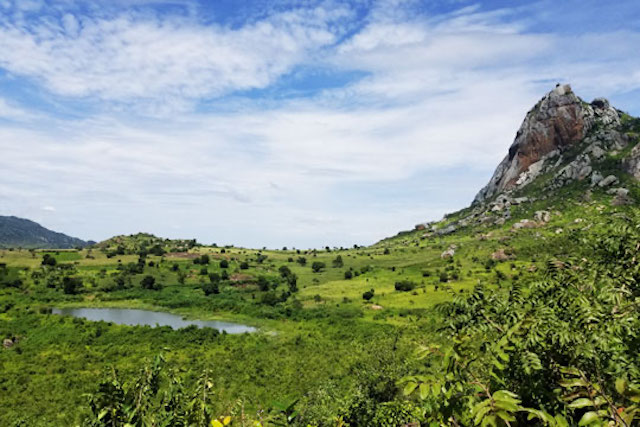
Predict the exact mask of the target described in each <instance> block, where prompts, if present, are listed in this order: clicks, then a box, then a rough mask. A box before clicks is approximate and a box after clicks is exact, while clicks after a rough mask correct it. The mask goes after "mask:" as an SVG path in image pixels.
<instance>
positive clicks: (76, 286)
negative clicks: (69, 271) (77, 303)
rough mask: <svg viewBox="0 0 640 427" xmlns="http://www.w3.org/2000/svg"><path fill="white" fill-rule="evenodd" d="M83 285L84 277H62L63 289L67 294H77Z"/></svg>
mask: <svg viewBox="0 0 640 427" xmlns="http://www.w3.org/2000/svg"><path fill="white" fill-rule="evenodd" d="M81 287H82V279H80V278H79V277H65V278H63V279H62V289H63V291H64V293H65V294H67V295H75V294H77V293H78V291H79V290H80V288H81Z"/></svg>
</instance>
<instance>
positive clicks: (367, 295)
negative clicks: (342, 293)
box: [362, 289, 375, 301]
mask: <svg viewBox="0 0 640 427" xmlns="http://www.w3.org/2000/svg"><path fill="white" fill-rule="evenodd" d="M374 295H375V291H374V290H373V289H371V290H370V291H367V292H365V293H363V294H362V299H363V300H365V301H369V300H371V299H372V298H373V296H374Z"/></svg>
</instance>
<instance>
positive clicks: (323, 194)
mask: <svg viewBox="0 0 640 427" xmlns="http://www.w3.org/2000/svg"><path fill="white" fill-rule="evenodd" d="M558 82H561V83H569V84H571V85H572V87H573V89H574V92H576V93H577V94H578V95H579V96H581V97H582V98H583V99H585V100H587V101H590V100H592V99H593V98H595V97H600V96H603V97H606V98H608V99H609V100H610V101H611V102H612V104H613V105H615V106H616V107H617V108H619V109H621V110H624V111H627V112H629V113H631V114H633V115H636V116H640V96H639V95H640V4H638V2H637V0H618V1H616V2H603V1H601V0H564V1H557V0H553V1H549V0H541V1H517V2H515V1H480V2H478V1H465V0H434V1H412V0H379V1H375V0H353V1H330V0H329V1H325V0H297V1H294V0H244V1H237V0H217V1H197V0H166V1H162V0H159V1H153V0H129V1H125V0H98V1H90V2H89V1H79V0H58V1H46V2H45V1H41V0H0V171H1V173H0V215H15V216H19V217H25V218H29V219H32V220H34V221H37V222H39V223H41V224H42V225H44V226H45V227H48V228H51V229H54V230H56V231H62V232H64V233H66V234H70V235H73V236H76V237H80V238H83V239H92V240H96V241H99V240H103V239H106V238H108V237H111V236H113V235H118V234H131V233H136V232H150V233H154V234H156V235H159V236H162V237H167V238H196V239H197V240H198V241H199V242H201V243H205V244H211V243H217V244H219V245H222V244H235V245H238V246H246V247H263V246H266V247H269V248H279V247H282V246H287V247H297V248H308V247H324V246H351V245H353V244H359V245H368V244H372V243H374V242H376V241H377V240H379V239H382V238H384V237H388V236H391V235H394V234H396V233H397V232H399V231H401V230H406V229H410V228H412V227H413V226H414V225H415V224H417V223H421V222H425V221H428V220H435V219H439V218H440V217H442V215H443V214H445V213H447V212H452V211H455V210H457V209H460V208H463V207H465V206H467V205H468V204H469V203H470V202H471V200H472V199H473V197H474V195H475V193H476V192H477V191H478V190H479V189H480V188H481V187H482V186H483V185H485V183H486V182H487V181H488V180H489V178H490V176H491V174H492V173H493V170H494V168H495V167H496V166H497V164H498V163H499V161H500V160H501V159H502V157H504V155H505V154H506V152H507V149H508V147H509V145H510V144H511V142H512V141H513V138H514V136H515V133H516V131H517V129H518V127H519V126H520V124H521V122H522V120H523V118H524V116H525V114H526V112H527V111H528V110H529V109H530V108H531V107H532V106H533V105H534V104H535V103H536V102H537V100H539V99H540V98H541V97H542V96H543V95H544V94H545V93H546V92H548V91H549V90H551V89H552V88H553V87H554V86H555V84H556V83H558Z"/></svg>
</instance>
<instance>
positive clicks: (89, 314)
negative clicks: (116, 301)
mask: <svg viewBox="0 0 640 427" xmlns="http://www.w3.org/2000/svg"><path fill="white" fill-rule="evenodd" d="M51 312H52V313H53V314H63V315H66V316H73V317H82V318H84V319H87V320H95V321H97V320H104V321H105V322H113V323H117V324H119V325H131V326H136V325H148V326H171V327H172V328H173V329H180V328H185V327H187V326H190V325H195V326H197V327H199V328H215V329H218V330H219V331H220V332H222V331H225V332H227V333H228V334H242V333H244V332H255V331H256V328H254V327H252V326H247V325H242V324H239V323H229V322H220V321H217V320H185V319H183V318H182V317H180V316H177V315H175V314H171V313H164V312H161V311H148V310H136V309H130V308H54V309H53V310H52V311H51Z"/></svg>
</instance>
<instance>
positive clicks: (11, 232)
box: [0, 216, 89, 249]
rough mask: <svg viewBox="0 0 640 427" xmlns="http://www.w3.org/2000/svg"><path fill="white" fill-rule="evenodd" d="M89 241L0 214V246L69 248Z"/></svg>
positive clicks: (84, 244) (83, 245) (80, 245)
mask: <svg viewBox="0 0 640 427" xmlns="http://www.w3.org/2000/svg"><path fill="white" fill-rule="evenodd" d="M88 244H89V243H87V242H85V241H84V240H80V239H77V238H75V237H70V236H67V235H66V234H63V233H57V232H55V231H51V230H48V229H46V228H44V227H43V226H41V225H40V224H38V223H36V222H33V221H30V220H28V219H23V218H18V217H15V216H0V248H25V249H70V248H76V247H85V246H87V245H88Z"/></svg>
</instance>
